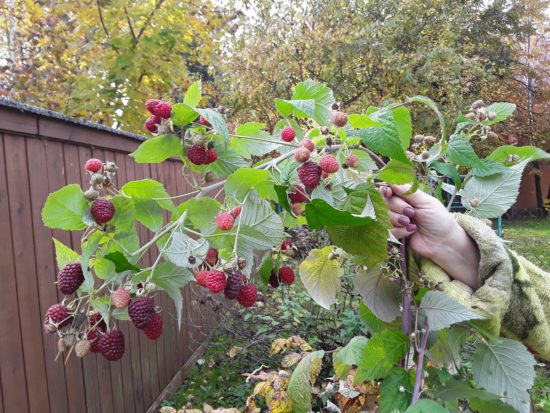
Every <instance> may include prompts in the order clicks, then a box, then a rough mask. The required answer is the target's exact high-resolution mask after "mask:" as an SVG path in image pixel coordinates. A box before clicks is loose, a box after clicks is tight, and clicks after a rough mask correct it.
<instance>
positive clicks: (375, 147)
mask: <svg viewBox="0 0 550 413" xmlns="http://www.w3.org/2000/svg"><path fill="white" fill-rule="evenodd" d="M358 134H359V137H360V138H361V140H362V142H363V143H364V144H365V146H366V147H367V148H368V149H370V150H372V151H373V152H376V153H378V154H380V155H383V156H389V157H390V158H392V159H396V160H398V161H401V162H404V163H407V162H409V159H408V158H407V155H405V151H404V150H403V148H402V147H401V141H400V140H399V137H398V136H396V135H391V134H390V133H389V132H388V131H387V130H386V129H385V128H383V127H380V126H373V127H371V128H365V129H360V130H359V132H358Z"/></svg>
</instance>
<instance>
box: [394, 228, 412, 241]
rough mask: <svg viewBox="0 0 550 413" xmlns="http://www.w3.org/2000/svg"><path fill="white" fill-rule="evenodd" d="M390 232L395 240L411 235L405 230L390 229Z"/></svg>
mask: <svg viewBox="0 0 550 413" xmlns="http://www.w3.org/2000/svg"><path fill="white" fill-rule="evenodd" d="M390 231H391V233H392V235H393V236H394V237H395V238H397V239H400V238H405V237H408V236H409V235H411V234H413V232H408V231H407V229H406V228H392V229H391V230H390Z"/></svg>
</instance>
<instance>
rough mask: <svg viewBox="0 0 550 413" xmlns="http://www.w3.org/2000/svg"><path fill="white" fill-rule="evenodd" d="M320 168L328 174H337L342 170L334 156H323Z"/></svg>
mask: <svg viewBox="0 0 550 413" xmlns="http://www.w3.org/2000/svg"><path fill="white" fill-rule="evenodd" d="M319 166H320V167H321V169H322V170H323V172H326V173H328V174H332V173H334V172H337V171H338V169H339V168H340V165H338V161H337V160H336V158H335V157H334V156H332V155H325V156H323V157H322V158H321V160H320V161H319Z"/></svg>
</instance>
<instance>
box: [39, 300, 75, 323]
mask: <svg viewBox="0 0 550 413" xmlns="http://www.w3.org/2000/svg"><path fill="white" fill-rule="evenodd" d="M71 318H72V317H71V316H70V314H69V310H67V307H65V306H64V305H63V304H54V305H52V306H51V307H50V308H48V310H47V311H46V314H45V315H44V326H48V325H49V324H56V325H57V327H58V328H61V327H65V326H66V325H67V324H69V323H70V322H71Z"/></svg>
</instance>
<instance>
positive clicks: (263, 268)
mask: <svg viewBox="0 0 550 413" xmlns="http://www.w3.org/2000/svg"><path fill="white" fill-rule="evenodd" d="M272 269H273V257H272V256H271V251H267V252H266V253H265V254H264V256H263V257H262V261H261V262H260V265H259V266H258V275H259V276H260V279H261V280H262V282H263V284H264V287H267V283H268V282H269V278H270V277H271V270H272Z"/></svg>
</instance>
